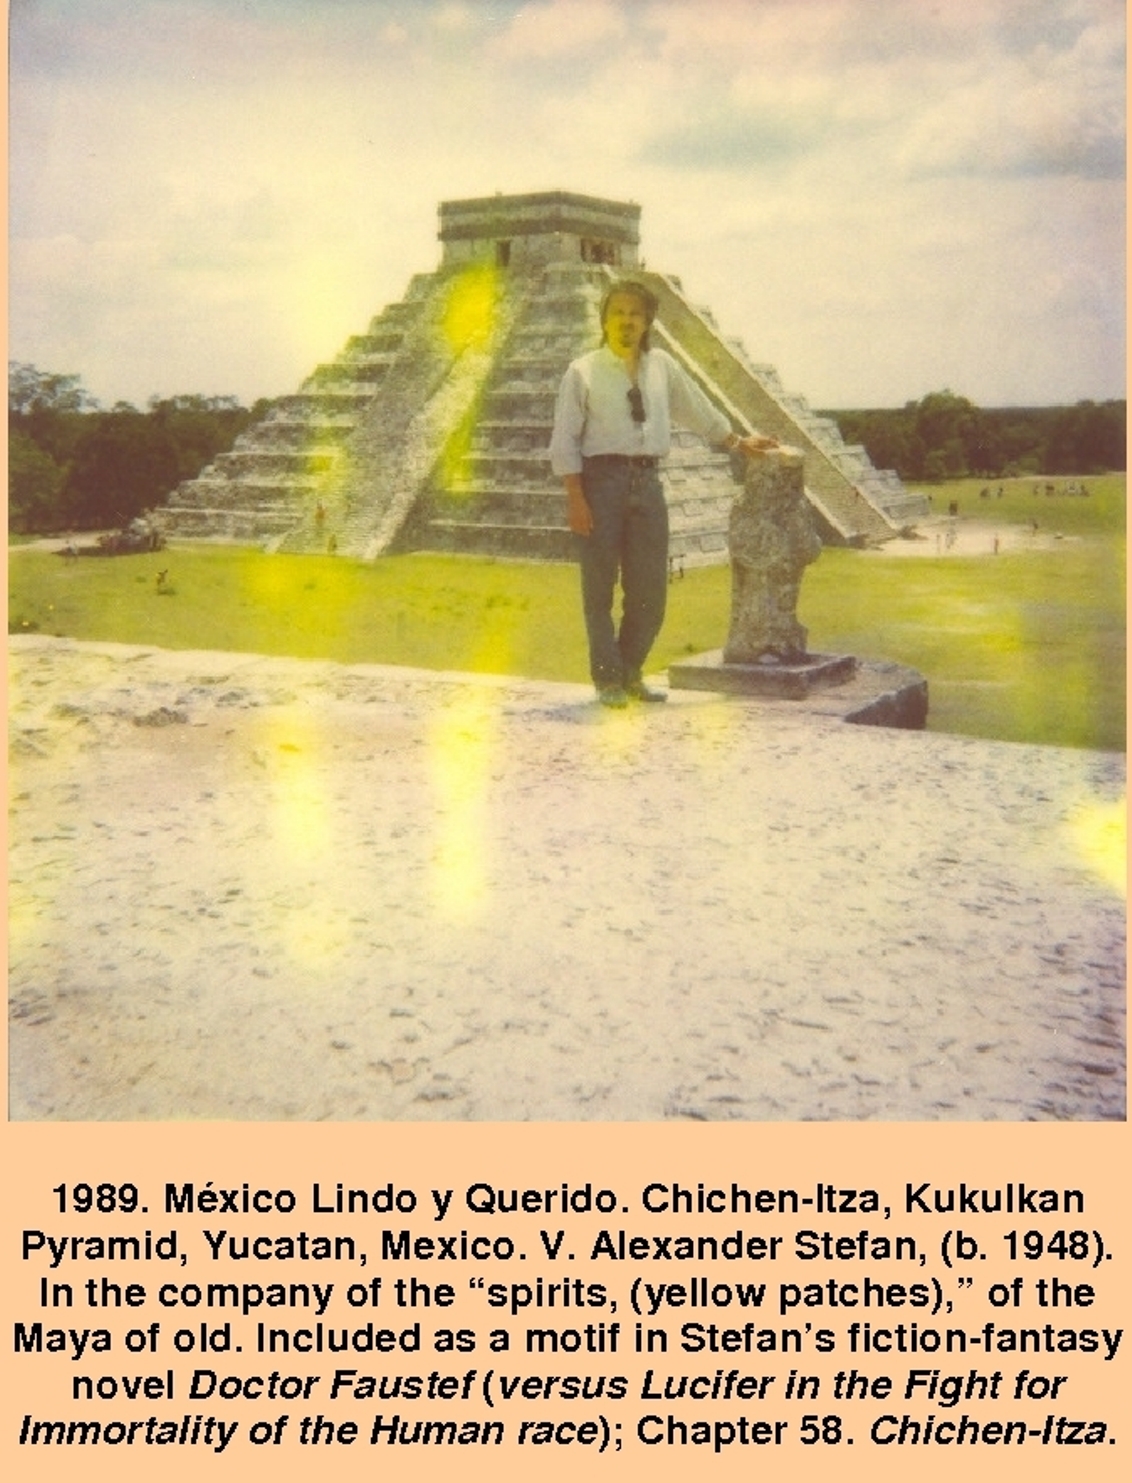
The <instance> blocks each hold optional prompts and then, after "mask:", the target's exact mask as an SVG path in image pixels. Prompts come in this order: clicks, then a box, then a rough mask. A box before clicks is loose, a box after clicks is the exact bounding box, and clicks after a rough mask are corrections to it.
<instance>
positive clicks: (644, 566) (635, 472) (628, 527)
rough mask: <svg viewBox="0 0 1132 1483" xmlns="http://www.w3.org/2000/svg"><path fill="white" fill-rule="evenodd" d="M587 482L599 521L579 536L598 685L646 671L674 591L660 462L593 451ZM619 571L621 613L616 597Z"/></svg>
mask: <svg viewBox="0 0 1132 1483" xmlns="http://www.w3.org/2000/svg"><path fill="white" fill-rule="evenodd" d="M582 488H583V490H584V492H585V496H586V501H587V503H588V504H589V507H590V509H591V510H592V511H593V518H594V528H593V532H592V534H590V535H588V536H577V537H576V538H575V539H576V544H577V547H578V560H579V564H580V566H581V572H582V608H583V611H584V613H585V619H586V635H587V637H588V639H589V645H590V674H591V676H592V677H593V682H594V684H595V685H597V686H598V687H599V688H601V687H604V686H609V685H623V684H628V683H631V682H632V681H633V680H637V679H639V678H640V675H641V670H642V669H643V667H644V663H645V660H646V659H647V658H648V654H649V650H650V649H651V648H652V646H653V643H654V641H655V639H656V636H657V634H658V633H659V632H660V627H661V624H662V623H663V622H664V606H665V602H666V600H667V597H668V506H667V505H666V504H665V502H664V490H663V489H662V487H661V483H660V475H659V473H658V471H657V469H656V467H655V465H654V466H652V467H645V466H642V465H640V464H635V463H633V462H631V461H630V460H628V459H614V458H587V459H586V460H585V461H584V464H583V469H582ZM619 576H620V579H621V621H620V625H619V626H618V627H617V628H616V630H615V627H614V619H613V599H614V593H615V590H616V587H617V579H618V577H619Z"/></svg>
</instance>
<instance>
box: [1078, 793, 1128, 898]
mask: <svg viewBox="0 0 1132 1483" xmlns="http://www.w3.org/2000/svg"><path fill="white" fill-rule="evenodd" d="M1125 809H1126V800H1125V799H1120V800H1119V801H1118V802H1116V803H1089V804H1086V805H1085V806H1084V807H1083V808H1081V809H1079V810H1078V812H1077V813H1076V814H1074V815H1073V817H1072V818H1071V819H1070V820H1069V833H1070V837H1071V839H1072V841H1073V848H1074V850H1075V851H1076V853H1077V855H1078V856H1079V857H1080V858H1081V859H1082V860H1083V861H1084V863H1085V864H1086V865H1087V866H1088V868H1089V869H1090V870H1091V871H1093V873H1094V874H1095V875H1097V876H1099V877H1100V879H1101V880H1102V881H1104V883H1105V885H1106V886H1111V887H1112V889H1113V890H1114V891H1115V892H1116V893H1117V894H1118V895H1120V896H1125V895H1126V894H1127V890H1128V827H1127V816H1126V812H1125Z"/></svg>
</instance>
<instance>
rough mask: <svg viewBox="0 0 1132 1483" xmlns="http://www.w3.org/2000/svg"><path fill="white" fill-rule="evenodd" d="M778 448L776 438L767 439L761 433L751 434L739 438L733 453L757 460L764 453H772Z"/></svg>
mask: <svg viewBox="0 0 1132 1483" xmlns="http://www.w3.org/2000/svg"><path fill="white" fill-rule="evenodd" d="M779 446H780V444H779V442H778V440H777V438H767V437H764V436H763V435H762V433H751V434H750V436H749V437H746V438H740V439H739V441H738V442H737V443H736V444H735V452H736V453H743V454H745V455H746V456H747V457H748V458H758V457H759V456H760V455H761V454H764V453H773V452H774V450H775V449H776V448H778V447H779Z"/></svg>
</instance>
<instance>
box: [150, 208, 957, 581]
mask: <svg viewBox="0 0 1132 1483" xmlns="http://www.w3.org/2000/svg"><path fill="white" fill-rule="evenodd" d="M640 215H641V212H640V207H639V206H636V205H633V204H631V203H628V202H622V201H606V200H600V199H598V198H597V197H594V196H582V195H574V194H571V193H569V192H566V191H548V192H540V193H536V194H531V195H521V196H504V195H496V196H489V197H485V198H481V199H476V200H467V201H445V202H443V203H442V204H441V206H440V231H439V237H440V242H441V245H442V254H441V262H440V266H439V267H438V268H437V269H436V270H435V271H434V272H432V273H422V274H419V275H417V276H416V277H415V278H413V280H412V281H411V283H410V284H409V288H408V291H407V292H406V294H405V297H404V298H403V299H402V300H401V301H400V302H399V303H396V304H391V305H389V306H388V307H387V308H385V309H384V310H382V312H381V313H380V314H379V315H378V316H377V317H376V318H375V319H374V320H373V322H372V323H371V324H370V326H369V328H368V330H367V331H366V332H365V333H364V334H361V335H356V336H354V337H353V338H352V339H351V340H349V342H348V343H347V344H346V346H345V348H344V349H343V350H342V352H341V354H340V355H339V356H338V357H337V359H336V360H334V361H331V362H330V363H328V364H326V365H321V366H319V367H318V368H317V369H316V370H315V371H314V372H313V374H312V375H311V376H309V377H308V378H307V380H306V381H305V382H304V383H303V385H302V386H301V387H300V389H299V390H298V392H297V393H296V394H295V395H293V396H285V397H280V398H279V399H278V400H277V401H275V402H273V403H272V404H271V406H270V407H269V409H268V411H267V413H266V415H265V417H264V418H263V419H262V421H260V422H258V423H256V424H255V425H254V426H252V427H251V428H249V429H248V430H247V431H245V432H244V433H243V434H242V436H241V437H240V438H239V440H238V441H237V442H236V444H235V446H234V447H233V448H232V450H231V452H229V453H225V454H223V455H222V456H221V457H219V458H217V459H216V461H215V462H214V463H213V464H211V465H210V466H209V467H208V468H206V469H205V470H204V471H203V472H202V473H201V474H200V475H199V477H197V478H195V479H192V480H189V481H188V482H186V483H184V484H182V485H181V486H180V487H179V488H178V489H176V490H175V491H174V492H173V494H172V495H171V496H170V498H169V501H168V505H167V512H166V525H167V529H168V531H169V533H170V534H171V535H173V536H175V537H179V538H183V539H192V540H207V541H215V542H224V543H231V544H258V545H262V546H265V547H266V548H267V549H269V550H279V551H296V552H303V551H305V552H317V551H322V552H325V551H327V550H331V551H336V552H338V553H339V554H341V555H349V556H355V557H360V558H365V559H368V558H373V557H376V556H379V555H382V554H385V553H390V552H395V551H407V550H423V551H464V552H476V553H480V554H486V555H496V556H521V557H528V558H543V559H549V560H565V559H571V558H572V555H573V551H572V544H571V537H570V534H569V532H568V530H567V527H566V519H565V500H564V498H563V494H562V487H561V483H560V481H559V480H558V479H556V478H555V477H554V476H553V475H552V473H551V470H550V461H549V456H548V453H547V448H548V444H549V441H550V432H551V424H552V420H553V413H554V400H555V395H556V392H557V389H558V384H559V382H560V380H561V377H562V373H563V371H564V370H565V368H566V366H567V364H568V363H569V362H570V361H571V360H572V359H573V358H574V357H575V356H577V355H580V354H581V353H582V352H584V351H586V350H591V349H593V348H594V346H596V345H597V344H598V343H599V340H600V328H599V323H598V306H599V304H600V301H601V297H602V294H603V292H604V290H605V288H606V287H607V285H608V283H609V282H610V281H611V280H612V279H613V278H615V277H619V276H624V275H626V274H628V273H632V275H633V276H634V277H636V278H638V279H640V280H642V281H644V282H645V283H647V284H648V285H649V287H650V288H651V289H652V290H653V292H654V293H655V294H656V295H657V298H658V300H659V302H660V311H659V314H658V317H657V322H656V325H655V327H654V330H653V340H654V343H655V344H658V345H661V346H663V347H664V348H665V349H666V350H668V351H669V352H670V353H671V354H672V355H674V356H675V357H676V359H677V360H679V361H680V362H681V363H682V364H683V365H684V366H685V367H686V368H687V369H688V370H689V371H690V372H691V374H692V375H693V376H694V377H695V378H696V380H697V381H698V382H699V383H700V385H701V386H702V387H703V388H704V390H705V391H706V392H707V394H708V396H709V397H710V398H711V399H712V401H713V402H715V403H716V404H717V405H718V406H719V407H720V408H721V409H722V410H723V411H724V413H725V414H726V415H727V416H728V417H729V418H730V420H731V422H732V425H733V426H734V427H735V429H736V430H737V431H739V432H744V431H747V430H749V429H750V428H752V427H757V428H759V429H760V430H762V431H763V432H766V433H770V434H772V435H773V436H775V437H777V438H779V439H780V440H782V441H785V442H789V443H792V444H794V445H795V446H797V447H800V448H802V449H803V450H804V452H805V455H806V462H805V481H806V492H807V495H808V497H809V499H810V501H811V503H812V505H813V509H814V512H815V516H816V518H817V523H818V527H819V530H820V532H821V535H822V538H823V539H824V540H825V541H826V543H827V544H838V545H868V544H874V543H878V542H883V541H885V540H887V539H889V538H890V537H892V536H894V535H897V534H898V533H899V532H900V531H901V530H903V529H906V528H907V527H908V526H909V525H911V524H912V523H914V522H915V521H916V520H917V519H919V518H920V517H922V516H924V515H926V514H927V512H928V503H927V500H926V498H925V497H924V496H923V495H921V494H917V493H913V492H910V491H909V490H907V489H905V488H904V486H903V485H902V484H901V482H900V480H899V478H898V477H897V475H896V474H895V473H891V472H881V471H879V470H877V469H875V468H874V467H873V466H872V464H871V463H870V461H869V459H868V456H867V455H866V453H865V451H864V449H863V448H861V447H853V446H849V445H847V444H846V443H845V442H843V440H842V438H841V435H840V433H839V431H838V429H837V427H836V424H835V423H834V422H833V421H832V420H830V419H828V418H824V417H819V416H818V415H817V414H816V413H815V412H813V411H812V410H811V409H810V407H809V406H808V405H807V403H806V401H805V399H804V398H803V397H800V396H794V395H790V394H788V393H787V392H786V391H785V390H784V389H783V387H782V385H781V383H780V382H779V379H778V376H777V375H776V373H775V371H774V369H773V367H771V366H767V365H759V364H756V363H754V362H753V361H752V360H751V359H750V358H749V356H748V355H747V352H746V351H745V349H744V348H743V346H742V344H741V343H740V342H739V341H737V340H733V339H728V338H726V337H725V336H724V334H723V333H722V332H721V330H720V329H719V328H718V327H717V325H716V323H715V321H714V319H713V318H712V316H711V314H710V313H709V312H708V310H706V309H704V308H702V307H698V306H695V305H693V304H691V303H689V301H688V300H687V298H686V297H685V296H684V293H683V290H682V288H681V284H680V280H679V278H676V277H673V276H671V275H667V274H662V273H658V272H654V271H651V270H650V271H645V270H644V268H643V267H642V265H641V263H640V260H639V254H638V248H639V241H640V236H639V228H640ZM666 482H667V487H668V497H669V503H670V507H671V525H672V552H673V556H674V558H676V559H678V560H680V561H681V562H683V563H685V564H687V565H688V566H695V565H703V564H708V563H712V562H720V561H724V560H726V559H727V520H728V514H729V511H730V507H731V501H732V499H733V497H734V494H735V485H734V483H733V480H732V474H731V467H730V462H729V460H728V458H727V457H726V456H725V455H723V454H722V453H716V452H714V451H713V450H711V449H708V448H706V447H705V446H704V444H703V443H702V442H701V441H700V440H699V439H698V438H696V437H694V436H692V435H686V436H685V435H678V437H677V439H676V443H675V446H674V448H673V452H672V455H671V457H670V459H669V460H668V465H667V471H666Z"/></svg>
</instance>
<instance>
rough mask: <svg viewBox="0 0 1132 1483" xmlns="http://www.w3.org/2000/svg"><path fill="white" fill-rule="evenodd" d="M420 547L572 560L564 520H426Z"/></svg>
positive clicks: (573, 552)
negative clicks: (547, 522) (543, 522)
mask: <svg viewBox="0 0 1132 1483" xmlns="http://www.w3.org/2000/svg"><path fill="white" fill-rule="evenodd" d="M420 549H422V550H426V551H458V552H462V553H463V554H465V555H479V556H513V557H516V558H520V559H523V560H527V561H572V560H574V559H575V556H576V549H575V545H574V536H573V535H572V534H571V532H570V530H569V529H568V527H567V526H566V525H565V524H562V525H559V526H557V527H552V526H547V525H492V524H489V523H487V522H480V521H475V520H447V519H438V520H430V521H429V522H428V524H427V525H426V526H425V527H424V530H423V533H422V538H421V542H420Z"/></svg>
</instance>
